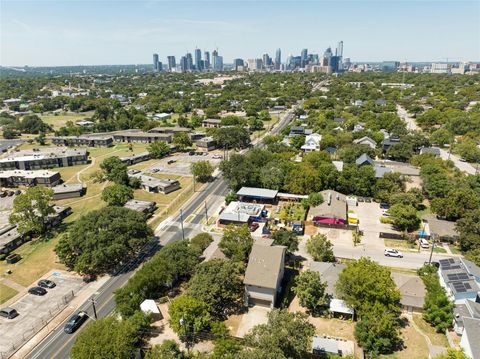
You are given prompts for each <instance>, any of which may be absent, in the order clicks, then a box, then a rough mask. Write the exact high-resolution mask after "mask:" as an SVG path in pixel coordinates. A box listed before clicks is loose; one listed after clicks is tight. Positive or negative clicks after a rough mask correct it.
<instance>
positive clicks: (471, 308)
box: [453, 294, 480, 335]
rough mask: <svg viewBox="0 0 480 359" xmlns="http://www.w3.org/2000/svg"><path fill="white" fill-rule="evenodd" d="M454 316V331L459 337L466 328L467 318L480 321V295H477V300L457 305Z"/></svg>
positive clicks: (468, 300)
mask: <svg viewBox="0 0 480 359" xmlns="http://www.w3.org/2000/svg"><path fill="white" fill-rule="evenodd" d="M453 314H454V319H453V329H454V330H455V333H457V335H462V334H463V330H464V328H465V325H464V319H465V318H473V319H479V320H480V294H477V297H476V298H475V300H472V299H467V300H466V301H465V302H464V303H461V304H457V305H455V308H454V309H453Z"/></svg>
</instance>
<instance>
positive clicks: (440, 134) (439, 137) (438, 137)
mask: <svg viewBox="0 0 480 359" xmlns="http://www.w3.org/2000/svg"><path fill="white" fill-rule="evenodd" d="M430 140H431V141H432V143H434V144H436V145H438V146H441V147H443V146H445V145H446V144H450V143H453V140H454V136H453V134H452V133H451V132H450V131H448V130H447V129H445V128H439V129H438V130H436V131H433V132H432V135H431V136H430Z"/></svg>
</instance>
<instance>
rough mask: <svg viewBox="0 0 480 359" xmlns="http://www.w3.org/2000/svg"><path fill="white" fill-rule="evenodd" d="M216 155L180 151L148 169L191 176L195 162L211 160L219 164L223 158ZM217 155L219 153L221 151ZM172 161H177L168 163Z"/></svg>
mask: <svg viewBox="0 0 480 359" xmlns="http://www.w3.org/2000/svg"><path fill="white" fill-rule="evenodd" d="M215 155H216V154H215V153H209V154H208V155H207V156H189V155H188V154H185V153H178V154H175V155H173V156H168V157H165V158H162V159H161V160H159V161H158V162H157V163H155V164H153V165H151V166H149V167H148V168H147V169H146V171H147V172H151V171H152V170H153V171H155V170H158V172H160V173H171V174H177V175H181V176H189V175H190V173H191V172H190V165H191V164H192V163H194V162H198V161H205V160H209V161H210V163H211V164H212V165H213V166H217V165H218V164H219V163H220V161H221V160H222V159H221V158H213V156H215ZM217 155H219V153H218V154H217ZM170 161H175V162H173V163H170V164H168V162H170Z"/></svg>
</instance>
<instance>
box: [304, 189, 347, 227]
mask: <svg viewBox="0 0 480 359" xmlns="http://www.w3.org/2000/svg"><path fill="white" fill-rule="evenodd" d="M321 194H322V196H323V203H322V204H320V205H318V206H314V207H310V209H309V211H308V215H307V220H309V221H313V222H314V223H315V224H317V225H321V224H327V225H330V224H341V225H347V224H348V214H347V201H346V197H345V195H343V194H341V193H339V192H337V191H333V190H326V191H322V192H321Z"/></svg>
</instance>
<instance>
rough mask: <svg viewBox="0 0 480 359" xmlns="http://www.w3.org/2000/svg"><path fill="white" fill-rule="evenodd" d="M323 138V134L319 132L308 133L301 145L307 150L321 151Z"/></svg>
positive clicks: (307, 151)
mask: <svg viewBox="0 0 480 359" xmlns="http://www.w3.org/2000/svg"><path fill="white" fill-rule="evenodd" d="M321 140H322V135H319V134H318V133H312V134H311V135H307V136H306V137H305V143H304V144H303V145H302V147H300V149H301V150H302V151H303V152H305V153H309V152H314V151H320V141H321Z"/></svg>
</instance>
